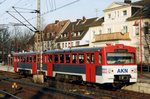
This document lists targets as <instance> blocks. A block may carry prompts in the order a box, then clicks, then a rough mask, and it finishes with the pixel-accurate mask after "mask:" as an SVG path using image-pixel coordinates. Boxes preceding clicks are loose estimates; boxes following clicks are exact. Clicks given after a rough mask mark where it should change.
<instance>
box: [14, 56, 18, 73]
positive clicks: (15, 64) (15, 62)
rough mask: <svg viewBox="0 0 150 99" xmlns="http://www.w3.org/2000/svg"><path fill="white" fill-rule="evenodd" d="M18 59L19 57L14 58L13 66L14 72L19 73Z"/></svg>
mask: <svg viewBox="0 0 150 99" xmlns="http://www.w3.org/2000/svg"><path fill="white" fill-rule="evenodd" d="M18 60H19V59H18V57H17V56H15V57H14V58H13V65H14V72H17V62H18Z"/></svg>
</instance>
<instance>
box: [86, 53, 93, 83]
mask: <svg viewBox="0 0 150 99" xmlns="http://www.w3.org/2000/svg"><path fill="white" fill-rule="evenodd" d="M85 62H86V81H88V82H95V64H94V63H95V58H94V53H86V57H85Z"/></svg>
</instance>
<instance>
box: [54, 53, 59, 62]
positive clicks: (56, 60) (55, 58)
mask: <svg viewBox="0 0 150 99" xmlns="http://www.w3.org/2000/svg"><path fill="white" fill-rule="evenodd" d="M54 62H55V63H58V55H54Z"/></svg>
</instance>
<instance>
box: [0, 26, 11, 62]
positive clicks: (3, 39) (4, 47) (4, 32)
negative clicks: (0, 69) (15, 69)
mask: <svg viewBox="0 0 150 99" xmlns="http://www.w3.org/2000/svg"><path fill="white" fill-rule="evenodd" d="M9 51H10V33H9V32H8V27H2V28H1V29H0V52H1V58H0V59H1V62H4V61H6V59H7V55H8V53H9Z"/></svg>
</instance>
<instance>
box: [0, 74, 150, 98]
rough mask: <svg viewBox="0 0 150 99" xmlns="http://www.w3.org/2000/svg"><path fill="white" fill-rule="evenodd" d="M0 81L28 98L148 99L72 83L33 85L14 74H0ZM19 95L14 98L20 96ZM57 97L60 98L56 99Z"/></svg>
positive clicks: (30, 81)
mask: <svg viewBox="0 0 150 99" xmlns="http://www.w3.org/2000/svg"><path fill="white" fill-rule="evenodd" d="M0 79H1V84H2V82H3V84H4V85H5V84H6V85H8V84H9V83H10V84H9V85H11V84H12V82H16V83H17V84H18V86H19V87H18V89H17V90H16V91H18V92H20V93H21V94H28V95H29V96H30V98H38V97H42V98H43V97H45V99H46V97H47V98H48V97H53V98H54V99H61V98H62V97H69V99H78V98H83V99H148V98H149V97H150V94H144V93H137V92H132V91H126V90H116V91H111V90H105V89H102V88H100V87H99V86H92V87H89V86H83V85H77V84H72V83H65V82H58V81H55V80H48V81H47V82H45V83H44V84H35V83H32V78H31V77H27V78H24V77H23V76H20V75H16V74H11V73H8V74H7V72H5V73H0ZM8 87H9V88H10V87H11V86H7V89H8ZM0 88H1V87H0ZM10 89H11V88H10ZM19 89H20V90H19ZM29 89H30V90H29ZM11 90H12V89H11ZM26 91H27V92H26ZM12 92H13V91H12ZM21 94H20V95H19V94H18V95H16V96H21ZM53 95H54V96H53ZM58 96H61V98H60V97H59V98H58ZM56 97H57V98H56ZM21 98H22V97H21ZM53 98H52V99H53ZM24 99H25V98H24ZM43 99H44V98H43Z"/></svg>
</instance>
